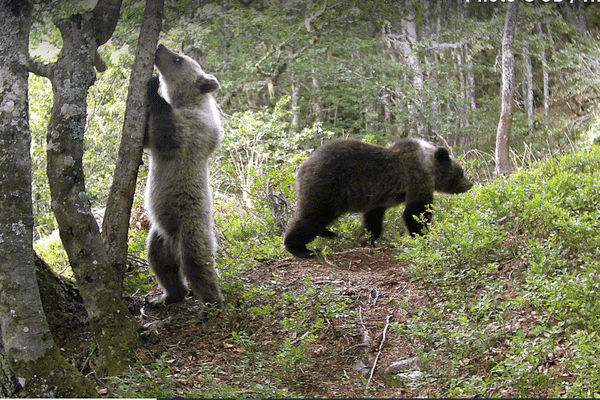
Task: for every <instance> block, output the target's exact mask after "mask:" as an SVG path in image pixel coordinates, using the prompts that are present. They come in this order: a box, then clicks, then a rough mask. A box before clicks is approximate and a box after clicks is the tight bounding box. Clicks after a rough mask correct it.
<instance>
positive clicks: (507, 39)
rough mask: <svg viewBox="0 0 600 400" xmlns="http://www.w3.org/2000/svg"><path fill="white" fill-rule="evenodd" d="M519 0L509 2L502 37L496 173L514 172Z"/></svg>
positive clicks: (507, 173)
mask: <svg viewBox="0 0 600 400" xmlns="http://www.w3.org/2000/svg"><path fill="white" fill-rule="evenodd" d="M518 7H519V2H518V1H515V2H513V3H508V5H507V8H506V19H505V23H504V35H503V38H502V88H501V97H502V107H501V110H500V121H499V122H498V130H497V132H496V151H495V161H496V173H497V174H499V175H509V174H510V173H511V172H512V166H511V164H510V157H509V140H510V129H511V126H512V119H513V114H512V113H513V81H514V78H515V66H514V61H515V60H514V54H513V38H514V32H515V25H516V20H517V9H518Z"/></svg>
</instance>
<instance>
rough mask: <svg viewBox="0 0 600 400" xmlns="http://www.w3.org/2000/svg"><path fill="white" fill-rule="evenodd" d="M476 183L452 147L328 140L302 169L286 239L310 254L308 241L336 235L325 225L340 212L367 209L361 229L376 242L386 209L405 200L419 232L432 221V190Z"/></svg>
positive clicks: (412, 227) (457, 189) (411, 226)
mask: <svg viewBox="0 0 600 400" xmlns="http://www.w3.org/2000/svg"><path fill="white" fill-rule="evenodd" d="M472 186H473V183H471V181H469V180H468V179H467V178H465V176H464V173H463V169H462V167H461V166H460V164H459V163H458V162H457V161H456V160H455V159H454V158H453V157H451V156H450V154H449V153H448V150H446V149H445V148H443V147H437V146H434V145H432V144H430V143H428V142H425V141H424V140H420V139H414V138H409V139H402V140H400V141H398V142H396V143H394V144H392V145H391V146H390V147H382V146H376V145H372V144H367V143H363V142H359V141H355V140H339V141H334V142H330V143H328V144H326V145H324V146H321V147H319V148H318V149H317V150H315V151H314V152H313V153H312V154H311V155H310V156H309V157H308V159H307V160H306V161H305V162H304V163H303V164H302V165H301V166H300V168H299V169H298V172H297V175H296V191H297V209H296V213H295V215H294V217H293V218H292V219H291V221H290V222H289V224H288V226H287V229H286V232H285V234H284V238H283V242H284V245H285V248H286V249H287V250H288V251H289V252H290V253H292V254H293V255H295V256H296V257H303V258H308V257H312V256H314V255H315V253H314V252H312V251H310V250H308V249H307V248H306V245H307V244H308V243H309V242H311V241H312V240H313V239H314V238H315V237H317V236H322V237H326V238H331V237H335V236H336V234H335V233H333V232H331V231H330V230H328V229H327V226H328V225H329V224H330V223H331V222H332V221H334V220H335V219H336V218H338V217H339V216H341V215H342V214H345V213H350V212H356V213H363V229H366V230H367V231H369V232H371V243H372V244H373V243H374V242H375V240H377V239H378V238H379V236H380V235H381V231H382V223H383V216H384V214H385V210H386V209H388V208H389V207H394V206H397V205H398V204H401V203H406V207H405V210H404V214H403V216H404V221H405V222H406V226H407V228H408V231H409V232H410V233H411V234H412V235H417V234H418V235H420V234H422V233H423V228H425V223H426V222H427V221H429V220H431V212H430V211H429V206H430V205H431V203H432V202H433V193H434V191H438V192H442V193H463V192H466V191H467V190H469V189H470V188H471V187H472ZM421 216H424V218H425V223H423V222H421V221H423V220H422V219H419V218H420V217H421ZM361 236H362V235H361ZM361 239H362V237H361Z"/></svg>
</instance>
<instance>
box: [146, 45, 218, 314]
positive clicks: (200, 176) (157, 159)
mask: <svg viewBox="0 0 600 400" xmlns="http://www.w3.org/2000/svg"><path fill="white" fill-rule="evenodd" d="M155 65H156V67H157V69H158V72H159V77H155V78H152V79H151V80H150V81H148V100H149V104H150V116H149V120H148V126H147V132H146V137H145V138H144V146H145V147H146V148H147V149H148V150H149V152H150V167H149V174H148V182H147V188H146V209H147V210H148V215H149V218H150V223H151V228H150V233H149V236H148V243H147V246H148V247H147V254H148V262H149V264H150V267H151V268H152V270H153V271H154V273H155V274H156V277H157V279H158V282H159V284H160V286H161V287H162V289H163V291H164V295H163V300H164V302H165V303H166V304H169V303H174V302H178V301H181V300H183V299H184V297H185V296H186V294H187V292H188V288H187V286H186V283H185V280H187V282H188V283H189V285H190V286H191V289H192V292H193V294H194V296H195V297H196V298H197V299H198V300H200V301H201V302H202V303H203V304H204V303H213V304H216V305H217V306H219V307H221V306H222V304H223V296H222V295H221V290H220V288H219V284H218V282H217V276H216V272H215V268H214V264H215V261H214V252H215V248H216V241H215V236H214V232H213V210H212V208H213V206H212V196H211V191H210V187H209V176H208V173H209V165H208V158H209V157H210V155H211V154H212V153H213V152H214V151H215V149H216V148H217V147H218V146H219V145H220V143H221V140H222V137H223V125H222V123H221V118H220V115H219V112H218V110H217V106H216V103H215V100H214V98H213V97H212V95H211V92H213V91H215V90H217V89H218V88H219V82H218V81H217V79H216V78H215V77H214V76H212V75H209V74H207V73H205V72H204V71H203V70H202V68H201V67H200V65H199V64H198V63H197V62H196V61H194V60H193V59H191V58H190V57H188V56H185V55H183V54H178V53H175V52H173V51H171V50H169V49H168V48H167V47H165V46H163V45H159V46H158V48H157V50H156V58H155ZM159 85H160V86H161V87H162V93H163V95H164V98H163V97H161V96H160V95H159V94H158V88H159Z"/></svg>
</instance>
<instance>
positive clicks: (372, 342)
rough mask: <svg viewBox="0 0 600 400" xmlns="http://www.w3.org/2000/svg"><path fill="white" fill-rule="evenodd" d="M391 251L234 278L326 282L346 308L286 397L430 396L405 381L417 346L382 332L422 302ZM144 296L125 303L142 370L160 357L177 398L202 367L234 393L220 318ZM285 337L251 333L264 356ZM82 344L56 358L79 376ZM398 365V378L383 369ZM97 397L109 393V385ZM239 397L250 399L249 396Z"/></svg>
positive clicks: (188, 304) (85, 350)
mask: <svg viewBox="0 0 600 400" xmlns="http://www.w3.org/2000/svg"><path fill="white" fill-rule="evenodd" d="M395 254H396V251H395V250H393V249H391V248H377V249H373V248H359V249H355V250H349V251H344V252H340V253H334V254H332V255H328V256H327V260H328V261H329V263H327V262H323V261H322V260H320V261H319V260H316V259H314V260H301V259H295V258H285V259H281V260H277V261H276V262H274V263H270V264H268V265H260V266H257V267H256V268H254V270H253V271H250V272H246V273H245V275H244V276H243V277H242V279H244V280H246V281H247V282H251V283H254V284H260V285H261V286H262V287H265V285H266V286H267V287H268V286H272V288H273V291H274V292H275V293H277V292H280V291H281V290H282V289H287V290H288V291H290V292H294V289H295V288H298V289H300V287H301V286H302V285H304V282H305V279H308V280H310V281H311V282H312V283H313V284H314V285H315V286H318V285H329V286H330V287H332V288H334V290H337V291H338V294H339V295H341V296H345V297H346V298H347V299H348V300H349V306H348V307H349V309H350V310H353V311H355V313H353V314H352V317H351V318H345V319H339V318H337V319H331V320H329V319H328V320H327V324H328V325H327V326H326V327H325V328H324V329H320V330H319V332H320V336H319V337H317V338H316V340H315V341H314V342H313V343H312V344H311V346H310V350H309V351H310V357H311V359H312V361H311V363H310V366H311V370H310V371H304V370H302V369H301V370H300V372H299V374H298V375H296V376H295V377H294V379H292V381H291V382H290V385H289V387H288V390H290V392H292V393H294V394H295V395H298V396H300V397H313V398H314V397H325V398H356V397H365V396H368V397H375V398H391V397H429V396H432V395H435V393H437V391H438V390H439V387H437V386H438V385H437V384H436V383H435V381H434V382H428V383H426V382H421V383H420V384H411V383H418V381H419V377H418V375H419V362H415V360H416V359H415V358H414V357H415V356H416V353H415V348H416V346H418V343H415V340H412V339H411V338H405V337H404V338H403V337H401V335H400V334H398V332H397V331H395V330H394V329H391V324H394V323H396V324H402V323H403V322H404V321H406V319H407V318H408V317H409V315H408V312H410V310H413V311H414V310H417V312H418V310H423V309H426V308H427V307H428V304H429V300H428V298H427V296H426V294H425V293H424V291H423V290H422V289H421V288H420V287H419V286H418V282H417V283H415V282H411V281H410V279H409V277H408V276H407V274H406V273H405V267H406V264H404V263H402V262H400V261H398V260H397V259H396V258H395ZM157 290H158V289H157ZM151 295H152V294H151ZM151 295H149V296H146V297H133V298H130V299H128V301H129V306H130V309H131V311H132V313H133V314H134V315H136V317H137V318H139V320H140V324H141V325H142V326H146V327H147V330H146V333H145V334H144V338H145V339H144V341H145V343H144V347H143V348H142V349H140V350H139V352H138V356H139V358H140V360H141V361H142V363H144V364H148V365H150V364H151V363H153V362H155V361H156V359H160V358H161V357H162V359H163V360H165V362H166V364H167V365H168V367H169V368H170V370H171V371H170V372H171V376H173V377H175V382H176V384H175V386H176V390H175V393H176V394H177V395H182V396H183V395H185V394H186V393H189V392H190V391H195V392H196V393H198V392H199V391H200V392H201V390H202V386H203V382H202V379H205V378H202V377H201V376H200V375H199V374H197V373H194V372H191V371H198V370H202V369H203V370H206V369H210V370H212V371H217V372H215V374H214V377H213V378H212V379H213V380H214V382H212V384H213V385H214V384H215V382H219V383H220V384H222V385H223V386H227V385H228V386H230V387H236V386H240V387H242V386H243V385H241V383H242V382H240V377H239V374H237V373H236V372H235V371H236V370H235V368H234V365H235V364H236V362H238V361H239V359H240V358H241V356H242V355H243V353H244V351H246V350H245V349H243V348H241V347H240V346H237V345H235V344H232V343H231V340H228V339H230V338H231V331H232V330H236V329H238V328H239V327H235V326H226V325H227V322H226V318H218V316H217V317H216V318H213V319H210V320H209V321H198V314H199V309H198V305H197V303H196V302H195V301H194V300H193V299H191V298H188V299H186V300H185V301H184V302H182V303H180V304H175V305H170V306H168V307H162V308H152V307H148V297H150V296H151ZM156 295H157V293H154V296H156ZM407 310H409V311H407ZM260 329H262V328H259V330H260ZM255 333H256V332H255ZM285 334H287V333H286V332H283V331H281V330H280V331H276V330H275V331H274V330H272V329H268V328H265V332H264V336H262V335H256V334H255V335H254V336H255V337H264V342H263V343H261V346H262V350H263V351H264V350H265V347H264V346H268V343H270V341H271V340H275V339H274V338H273V335H285ZM90 343H91V335H90V334H89V333H85V332H79V333H77V334H74V336H73V337H72V338H70V340H68V341H67V343H66V344H65V349H64V352H65V354H66V355H68V356H69V358H70V359H71V360H72V361H73V362H74V363H75V364H76V365H78V366H79V368H80V369H81V370H83V371H84V372H85V371H91V370H93V367H94V366H93V361H91V360H93V357H90V356H89V351H90V346H89V344H90ZM165 355H166V356H165ZM398 362H400V364H394V365H393V363H398ZM403 364H404V367H403V366H402V365H403ZM398 365H400V368H398V369H397V371H399V374H390V373H387V372H386V370H387V369H388V368H389V367H390V366H391V368H394V367H395V366H398ZM373 366H374V367H373ZM415 377H416V380H414V381H413V379H415ZM265 379H266V378H265ZM101 393H102V394H107V395H109V396H110V389H104V390H102V391H101ZM239 394H240V395H244V396H247V397H252V393H251V391H249V392H248V393H243V392H241V393H239Z"/></svg>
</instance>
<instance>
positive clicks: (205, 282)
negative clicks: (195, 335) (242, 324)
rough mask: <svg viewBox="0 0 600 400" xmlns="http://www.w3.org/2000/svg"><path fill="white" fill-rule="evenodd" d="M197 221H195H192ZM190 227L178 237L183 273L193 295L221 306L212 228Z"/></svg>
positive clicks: (221, 299)
mask: <svg viewBox="0 0 600 400" xmlns="http://www.w3.org/2000/svg"><path fill="white" fill-rule="evenodd" d="M192 222H194V223H197V221H192ZM206 228H207V229H206V230H203V229H199V227H191V228H190V229H185V230H183V232H182V235H181V239H180V246H181V260H182V264H183V275H184V276H185V277H186V278H187V280H188V282H189V284H190V286H191V288H192V292H193V293H194V297H196V299H198V300H200V301H201V302H202V303H203V304H206V303H210V304H214V305H216V306H218V307H219V308H223V295H222V294H221V289H220V288H219V282H218V280H217V273H216V271H215V260H214V256H213V254H214V249H215V244H214V242H215V239H214V236H213V232H212V228H211V227H206Z"/></svg>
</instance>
